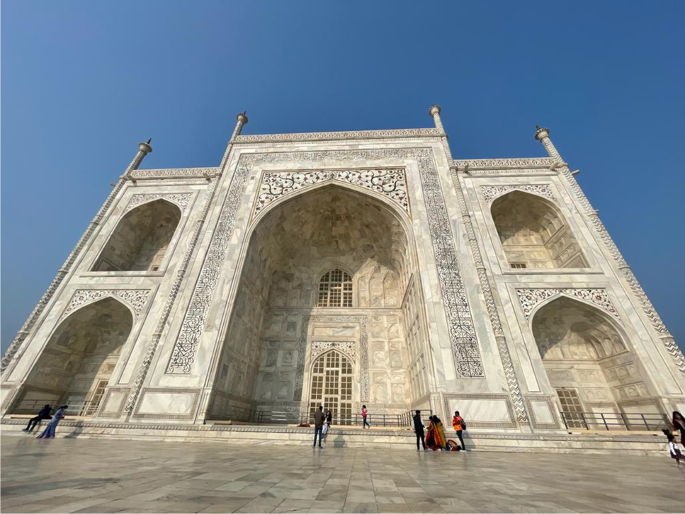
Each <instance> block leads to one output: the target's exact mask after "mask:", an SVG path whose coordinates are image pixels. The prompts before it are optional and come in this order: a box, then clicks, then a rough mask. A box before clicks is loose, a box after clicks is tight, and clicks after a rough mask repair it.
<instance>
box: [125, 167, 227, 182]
mask: <svg viewBox="0 0 685 514" xmlns="http://www.w3.org/2000/svg"><path fill="white" fill-rule="evenodd" d="M219 170H220V168H169V169H147V170H133V171H132V172H131V173H130V176H131V178H132V179H134V180H136V179H156V178H163V179H168V178H207V177H213V176H216V175H218V174H219V172H220V171H219Z"/></svg>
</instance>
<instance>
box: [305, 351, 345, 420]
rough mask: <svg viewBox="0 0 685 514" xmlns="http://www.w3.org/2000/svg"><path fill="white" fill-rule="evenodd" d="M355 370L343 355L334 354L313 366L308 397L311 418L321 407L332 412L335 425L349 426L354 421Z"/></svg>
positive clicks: (319, 359) (326, 355)
mask: <svg viewBox="0 0 685 514" xmlns="http://www.w3.org/2000/svg"><path fill="white" fill-rule="evenodd" d="M352 379H353V368H352V363H351V362H350V360H349V359H348V358H347V357H346V356H345V355H343V354H341V353H339V352H337V351H335V350H332V351H329V352H327V353H324V354H323V355H320V356H319V357H317V358H316V360H315V361H314V364H313V365H312V380H311V388H310V393H309V409H310V414H312V415H313V414H314V412H316V411H317V410H318V408H319V407H323V409H324V411H328V410H330V411H331V412H332V414H333V418H334V419H335V420H336V424H349V423H350V422H351V420H352Z"/></svg>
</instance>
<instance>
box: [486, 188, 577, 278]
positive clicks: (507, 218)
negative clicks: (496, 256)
mask: <svg viewBox="0 0 685 514" xmlns="http://www.w3.org/2000/svg"><path fill="white" fill-rule="evenodd" d="M490 212H491V215H492V220H493V222H494V224H495V228H496V229H497V233H498V235H499V238H500V241H501V243H502V247H503V249H504V253H505V255H506V258H507V261H508V263H509V266H510V267H512V268H586V267H587V266H588V265H587V261H586V259H585V256H584V255H583V252H582V250H581V249H580V245H579V243H578V241H577V239H576V237H575V236H574V234H573V232H572V230H571V227H570V225H569V224H568V222H567V221H566V219H565V218H564V216H563V215H562V214H561V212H560V211H559V209H558V208H557V206H556V205H555V204H554V203H553V202H551V201H550V200H548V199H546V198H543V197H541V196H539V195H537V194H533V193H530V192H526V191H522V190H513V191H509V192H507V193H505V194H503V195H501V196H498V197H497V198H496V199H495V200H494V201H493V202H492V205H491V207H490Z"/></svg>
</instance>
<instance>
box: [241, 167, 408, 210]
mask: <svg viewBox="0 0 685 514" xmlns="http://www.w3.org/2000/svg"><path fill="white" fill-rule="evenodd" d="M330 180H337V181H340V182H347V183H349V184H354V185H356V186H360V187H363V188H365V189H370V190H371V191H375V192H377V193H380V194H382V195H383V196H385V197H387V198H389V199H391V200H392V201H393V202H395V203H396V204H397V205H398V206H399V207H400V208H401V209H402V210H403V211H404V212H406V213H407V214H409V197H408V196H407V182H406V180H405V176H404V169H402V168H396V169H373V170H330V171H328V170H326V171H298V172H293V171H284V172H278V173H271V172H267V173H264V175H263V176H262V184H261V186H260V188H259V196H258V197H257V201H256V203H255V208H254V212H253V217H254V216H256V215H257V214H259V212H260V211H262V210H263V209H264V207H266V206H267V205H269V204H270V203H271V202H273V201H275V200H278V199H280V198H283V197H284V196H287V195H289V194H291V193H293V192H294V191H298V190H300V189H305V188H307V187H311V186H313V185H314V184H318V183H321V182H326V181H330Z"/></svg>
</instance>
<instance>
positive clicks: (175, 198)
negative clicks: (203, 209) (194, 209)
mask: <svg viewBox="0 0 685 514" xmlns="http://www.w3.org/2000/svg"><path fill="white" fill-rule="evenodd" d="M192 197H193V193H149V194H137V195H133V196H132V197H131V200H130V201H129V202H128V205H127V206H126V210H125V211H124V213H127V212H129V211H131V210H133V209H135V208H136V207H138V206H139V205H142V204H144V203H148V202H152V201H154V200H160V199H161V200H167V201H169V202H171V203H173V204H176V205H178V206H179V208H180V209H181V212H183V213H185V211H186V208H187V207H188V203H190V199H191V198H192Z"/></svg>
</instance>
